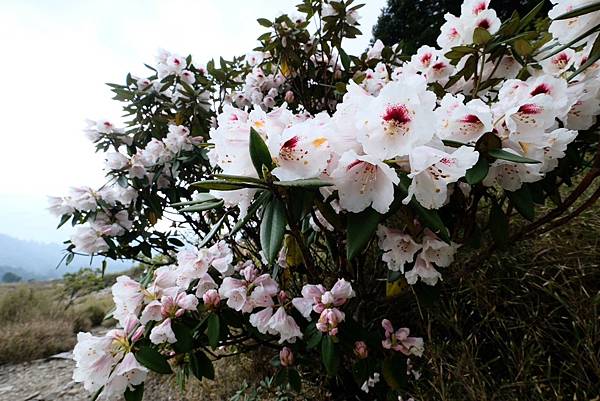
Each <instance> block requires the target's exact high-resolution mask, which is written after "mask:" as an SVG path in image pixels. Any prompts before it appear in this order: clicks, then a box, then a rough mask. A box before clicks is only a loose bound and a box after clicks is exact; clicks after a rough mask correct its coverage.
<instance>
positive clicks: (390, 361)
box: [381, 354, 408, 390]
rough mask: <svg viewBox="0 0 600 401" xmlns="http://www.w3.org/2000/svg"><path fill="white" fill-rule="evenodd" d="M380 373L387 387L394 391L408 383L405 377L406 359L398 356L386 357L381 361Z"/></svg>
mask: <svg viewBox="0 0 600 401" xmlns="http://www.w3.org/2000/svg"><path fill="white" fill-rule="evenodd" d="M381 373H382V374H383V378H384V379H385V382H386V383H387V384H388V386H390V387H391V388H392V389H394V390H401V389H403V388H405V387H406V385H407V383H408V378H407V377H406V359H404V358H402V357H401V356H400V355H398V354H394V355H392V356H390V357H387V358H386V359H385V360H384V361H383V369H382V371H381Z"/></svg>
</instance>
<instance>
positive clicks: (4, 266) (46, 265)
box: [0, 234, 131, 280]
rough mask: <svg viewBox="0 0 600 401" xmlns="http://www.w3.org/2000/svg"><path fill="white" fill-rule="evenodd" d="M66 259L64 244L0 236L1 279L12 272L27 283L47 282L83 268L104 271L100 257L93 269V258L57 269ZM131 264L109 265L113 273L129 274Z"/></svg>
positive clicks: (86, 258)
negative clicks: (126, 270)
mask: <svg viewBox="0 0 600 401" xmlns="http://www.w3.org/2000/svg"><path fill="white" fill-rule="evenodd" d="M63 256H64V246H63V245H60V244H51V243H43V242H36V241H25V240H21V239H17V238H13V237H10V236H8V235H4V234H0V275H1V274H4V273H6V272H8V271H10V272H12V273H15V274H17V275H19V276H21V277H22V278H23V279H24V280H47V279H54V278H60V277H62V276H63V275H64V274H65V273H69V272H74V271H76V270H79V269H81V268H83V267H100V266H101V262H102V260H103V259H102V258H101V257H96V258H94V259H93V262H92V264H91V265H90V258H89V257H83V256H76V257H75V259H74V260H73V262H72V263H71V264H70V265H69V266H65V265H64V263H63V264H61V265H60V266H59V267H58V269H57V268H56V266H57V265H58V263H59V262H60V260H61V259H62V257H63ZM129 267H131V263H127V262H115V261H109V263H108V270H110V271H111V272H115V271H120V270H125V269H128V268H129Z"/></svg>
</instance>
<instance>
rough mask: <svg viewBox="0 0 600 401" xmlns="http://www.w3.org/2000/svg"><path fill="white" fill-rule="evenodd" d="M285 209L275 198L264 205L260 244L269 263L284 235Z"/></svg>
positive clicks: (275, 254)
mask: <svg viewBox="0 0 600 401" xmlns="http://www.w3.org/2000/svg"><path fill="white" fill-rule="evenodd" d="M285 226H286V219H285V210H284V205H283V203H282V202H281V201H280V200H279V199H277V198H271V201H270V202H269V203H267V204H266V205H265V208H264V210H263V214H262V221H261V223H260V245H261V247H262V250H263V252H264V254H265V258H267V260H268V261H269V263H273V262H274V261H275V259H276V258H277V255H278V254H279V250H280V249H281V244H282V243H283V237H284V235H285Z"/></svg>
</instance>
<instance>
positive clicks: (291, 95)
mask: <svg viewBox="0 0 600 401" xmlns="http://www.w3.org/2000/svg"><path fill="white" fill-rule="evenodd" d="M295 100H296V97H295V96H294V92H292V91H287V92H285V101H286V102H287V103H290V104H291V103H294V101H295Z"/></svg>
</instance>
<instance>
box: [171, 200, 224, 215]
mask: <svg viewBox="0 0 600 401" xmlns="http://www.w3.org/2000/svg"><path fill="white" fill-rule="evenodd" d="M223 205H224V202H223V201H222V200H221V199H218V200H217V201H210V202H203V203H200V204H198V205H194V206H188V207H184V208H183V209H181V210H179V212H180V213H193V212H203V211H205V210H210V209H216V208H220V207H222V206H223Z"/></svg>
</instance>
